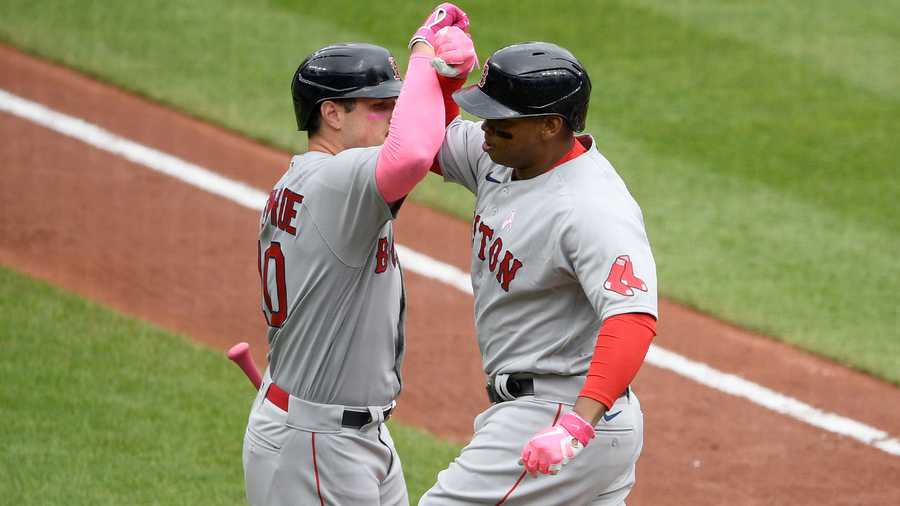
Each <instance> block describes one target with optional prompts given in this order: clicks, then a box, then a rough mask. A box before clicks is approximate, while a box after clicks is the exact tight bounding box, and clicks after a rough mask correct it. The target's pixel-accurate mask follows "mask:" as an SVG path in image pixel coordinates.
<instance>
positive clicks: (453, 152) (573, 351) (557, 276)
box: [439, 118, 657, 375]
mask: <svg viewBox="0 0 900 506" xmlns="http://www.w3.org/2000/svg"><path fill="white" fill-rule="evenodd" d="M582 139H583V140H585V141H586V142H590V144H591V145H590V148H589V149H588V151H587V152H586V153H584V154H583V155H581V156H579V157H577V158H575V159H573V160H570V161H568V162H566V163H564V164H563V165H560V166H559V167H557V168H555V169H553V170H551V171H549V172H546V173H544V174H542V175H540V176H537V177H535V178H532V179H527V180H522V181H513V180H512V174H513V169H511V168H509V167H504V166H502V165H497V164H495V163H494V162H493V161H491V159H490V157H489V156H488V155H487V153H485V152H484V151H483V150H482V147H481V146H482V143H483V142H484V132H482V130H481V123H473V122H470V121H463V120H461V119H459V118H457V119H456V120H455V121H454V122H453V123H451V124H450V126H449V127H448V128H447V134H446V138H445V142H444V145H443V146H442V148H441V151H440V154H439V157H440V158H439V161H440V165H441V169H442V170H443V173H444V178H445V179H446V180H448V181H453V182H457V183H459V184H462V185H463V186H465V187H466V188H468V189H469V190H470V191H472V192H473V193H475V194H476V204H475V217H474V222H473V224H472V266H471V271H472V272H471V275H472V287H473V289H474V292H475V320H476V327H477V332H478V344H479V346H480V347H481V354H482V360H483V362H484V370H485V373H487V374H488V375H493V374H497V373H517V372H527V373H533V374H559V375H583V374H586V373H587V370H588V365H589V364H590V359H591V357H592V355H593V351H594V344H595V343H596V338H597V330H598V329H599V328H600V323H601V322H602V321H603V320H605V319H606V318H608V317H610V316H613V315H617V314H622V313H631V312H637V313H649V314H651V315H653V316H656V315H657V297H656V265H655V263H654V260H653V255H652V253H651V251H650V244H649V241H648V240H647V234H646V232H645V231H644V220H643V216H642V214H641V210H640V208H639V207H638V205H637V203H636V202H635V201H634V199H633V198H632V196H631V194H630V193H629V192H628V189H627V188H626V187H625V184H624V182H623V181H622V179H621V178H620V177H619V175H618V174H617V173H616V171H615V169H613V167H612V165H610V163H609V162H608V161H607V160H606V158H604V157H603V155H601V154H600V153H599V152H598V151H597V148H596V146H594V140H593V139H592V138H590V137H589V136H585V137H582Z"/></svg>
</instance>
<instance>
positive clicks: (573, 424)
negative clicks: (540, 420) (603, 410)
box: [557, 411, 594, 446]
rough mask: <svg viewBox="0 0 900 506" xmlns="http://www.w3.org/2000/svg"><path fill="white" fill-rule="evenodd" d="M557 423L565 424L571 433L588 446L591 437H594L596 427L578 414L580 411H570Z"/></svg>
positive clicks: (583, 444)
mask: <svg viewBox="0 0 900 506" xmlns="http://www.w3.org/2000/svg"><path fill="white" fill-rule="evenodd" d="M557 425H561V426H563V427H564V428H565V429H566V430H567V431H569V434H571V435H572V437H574V438H575V439H577V440H578V442H579V443H581V444H582V446H587V444H588V442H589V441H590V440H591V439H594V427H592V426H591V424H589V423H587V421H585V419H584V418H581V417H580V416H578V413H576V412H574V411H569V412H568V413H566V414H565V415H563V417H562V418H560V419H559V422H558V423H557Z"/></svg>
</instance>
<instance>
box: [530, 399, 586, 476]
mask: <svg viewBox="0 0 900 506" xmlns="http://www.w3.org/2000/svg"><path fill="white" fill-rule="evenodd" d="M593 438H594V428H593V427H592V426H591V424H589V423H587V422H586V421H585V420H584V419H583V418H581V417H580V416H578V414H577V413H575V412H574V411H570V412H569V413H566V414H565V415H564V416H563V417H562V418H560V419H559V422H557V424H556V425H554V426H553V427H549V428H547V429H544V430H542V431H540V432H538V433H537V434H535V435H534V436H532V438H531V439H530V440H528V443H526V444H525V448H523V449H522V456H521V458H520V459H519V463H520V464H522V465H524V466H525V470H526V471H528V473H529V474H531V475H532V476H534V475H536V474H538V473H541V474H556V473H558V472H559V471H560V469H562V466H564V465H566V464H568V463H569V462H571V461H572V459H574V458H575V457H576V456H577V455H578V454H579V453H580V452H581V450H583V449H584V447H585V446H587V444H588V443H589V442H590V441H591V439H593Z"/></svg>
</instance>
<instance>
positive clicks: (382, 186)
mask: <svg viewBox="0 0 900 506" xmlns="http://www.w3.org/2000/svg"><path fill="white" fill-rule="evenodd" d="M443 139H444V101H443V98H442V96H441V87H440V84H438V79H437V74H436V73H435V71H434V69H433V68H432V66H431V56H428V55H425V54H413V55H412V56H410V58H409V70H408V71H407V72H406V79H405V80H404V81H403V88H402V89H401V91H400V96H399V97H398V98H397V105H396V106H395V107H394V114H393V116H392V117H391V126H390V130H389V132H388V136H387V139H385V141H384V146H383V147H382V148H381V153H380V154H379V155H378V162H377V164H376V166H375V182H376V184H377V185H378V191H379V193H381V196H382V197H383V198H384V201H385V202H387V203H388V204H389V205H390V204H393V203H394V202H396V201H398V200H400V199H401V198H403V197H404V196H406V194H407V193H409V192H410V191H412V189H413V187H414V186H415V185H416V183H418V182H419V181H421V180H422V178H423V177H425V174H427V173H428V169H429V168H430V167H431V163H432V162H433V161H434V157H435V155H437V152H438V149H440V147H441V142H443Z"/></svg>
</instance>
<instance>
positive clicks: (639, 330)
mask: <svg viewBox="0 0 900 506" xmlns="http://www.w3.org/2000/svg"><path fill="white" fill-rule="evenodd" d="M655 335H656V319H654V318H653V317H652V316H650V315H648V314H645V313H626V314H620V315H616V316H612V317H610V318H607V319H606V321H605V322H603V325H602V326H601V327H600V333H599V335H598V336H597V346H596V347H595V348H594V358H593V359H592V360H591V366H590V368H589V369H588V374H587V380H585V382H584V387H583V388H582V389H581V393H580V394H579V397H587V398H589V399H593V400H595V401H597V402H599V403H602V404H603V405H604V406H606V408H607V409H609V408H610V407H612V405H613V403H614V402H616V399H618V398H619V396H620V395H622V392H623V391H625V388H627V387H628V385H629V384H630V383H631V381H632V380H633V379H634V377H635V376H636V375H637V372H638V369H640V368H641V364H643V363H644V357H645V356H646V355H647V350H648V349H650V342H651V341H653V337H654V336H655Z"/></svg>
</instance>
